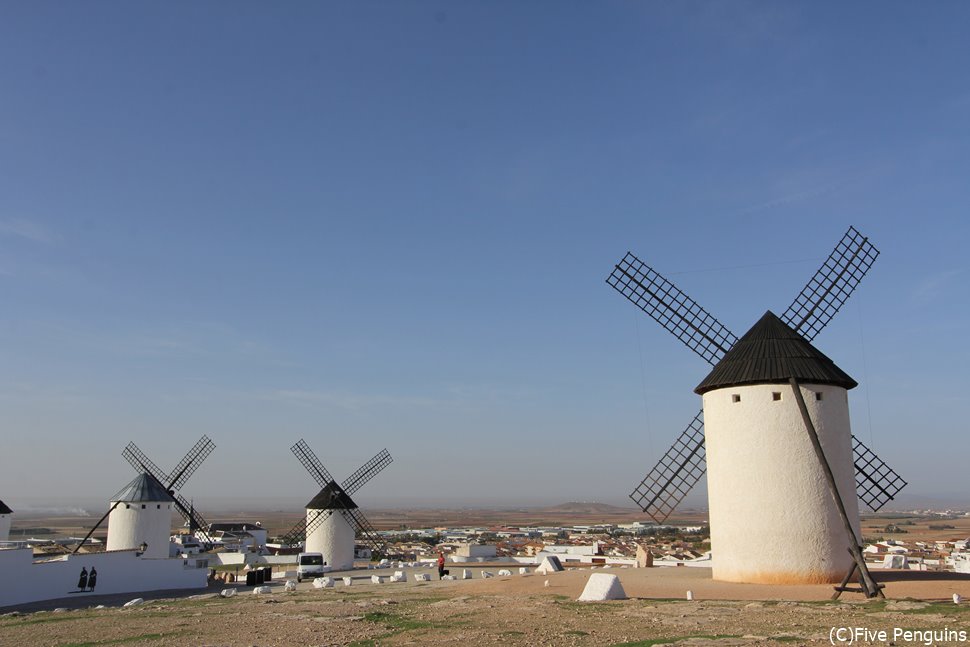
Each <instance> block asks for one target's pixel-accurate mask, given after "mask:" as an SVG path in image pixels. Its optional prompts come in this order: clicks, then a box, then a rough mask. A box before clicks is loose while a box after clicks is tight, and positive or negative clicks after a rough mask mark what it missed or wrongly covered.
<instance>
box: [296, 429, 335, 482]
mask: <svg viewBox="0 0 970 647" xmlns="http://www.w3.org/2000/svg"><path fill="white" fill-rule="evenodd" d="M290 451H291V452H293V455H294V456H296V459H297V460H298V461H300V464H301V465H303V469H305V470H306V471H307V472H309V474H310V476H312V477H313V480H314V481H316V482H317V485H319V486H320V487H326V486H327V485H329V484H330V483H333V482H334V478H333V476H331V475H330V471H329V470H327V468H326V467H324V466H323V463H322V462H320V459H319V458H317V455H316V454H314V453H313V450H312V449H310V446H309V445H308V444H307V442H306V441H305V440H303V439H302V438H301V439H300V440H299V441H297V443H296V444H294V445H293V446H292V447H290Z"/></svg>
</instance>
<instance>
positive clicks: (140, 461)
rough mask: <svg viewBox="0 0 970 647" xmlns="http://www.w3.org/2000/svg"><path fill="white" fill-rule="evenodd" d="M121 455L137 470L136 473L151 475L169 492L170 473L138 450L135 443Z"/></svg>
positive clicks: (127, 447)
mask: <svg viewBox="0 0 970 647" xmlns="http://www.w3.org/2000/svg"><path fill="white" fill-rule="evenodd" d="M121 455H122V456H123V457H124V459H125V460H126V461H128V463H129V464H130V465H131V466H132V467H134V468H135V471H136V472H147V473H149V474H151V475H152V476H153V477H154V478H155V480H156V481H158V482H159V483H161V484H162V487H164V488H165V489H166V490H168V487H166V485H165V484H166V483H168V473H167V472H165V471H164V470H163V469H162V468H161V467H159V466H158V465H156V464H155V463H154V462H153V461H152V459H150V458H148V456H147V455H146V454H145V452H143V451H142V450H140V449H138V446H137V445H136V444H135V443H128V445H127V446H126V447H125V448H124V450H122V452H121Z"/></svg>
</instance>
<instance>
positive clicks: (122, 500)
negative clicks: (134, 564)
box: [74, 436, 216, 558]
mask: <svg viewBox="0 0 970 647" xmlns="http://www.w3.org/2000/svg"><path fill="white" fill-rule="evenodd" d="M215 447H216V446H215V443H213V442H212V441H211V440H210V439H209V437H208V436H202V438H200V439H199V441H198V442H197V443H195V445H193V446H192V449H190V450H189V451H188V452H187V453H186V454H185V456H183V457H182V460H180V461H179V462H178V464H177V465H176V466H175V468H174V469H173V470H172V471H171V473H167V472H164V471H162V469H161V468H160V467H158V465H156V464H155V463H154V462H153V461H152V460H151V459H150V458H148V456H147V455H146V454H145V453H144V452H142V451H141V450H140V449H138V446H137V445H135V443H128V445H127V446H126V447H125V449H124V450H123V451H122V452H121V455H122V456H124V458H125V460H127V461H128V462H129V463H130V464H131V466H132V467H134V468H135V471H136V472H138V475H137V476H136V477H135V478H134V479H133V480H132V481H131V482H130V483H128V485H126V486H125V487H123V488H122V489H121V490H120V491H119V492H118V493H117V494H115V495H114V496H113V497H111V507H110V508H108V511H107V512H106V513H105V514H104V516H103V517H101V519H99V520H98V522H97V523H96V524H94V527H92V528H91V530H89V531H88V534H87V535H86V536H85V537H84V539H82V540H81V542H80V543H79V544H78V545H77V547H75V549H74V552H75V553H77V552H79V551H80V550H81V547H82V546H84V544H85V543H86V542H87V540H88V539H90V537H91V535H93V534H94V531H95V530H97V529H98V527H99V526H100V525H101V524H102V523H104V520H105V519H108V543H107V545H106V547H105V548H106V549H107V550H131V549H134V550H140V551H142V553H143V554H144V556H145V557H158V558H163V557H168V556H169V539H170V536H171V532H172V511H173V510H174V511H176V512H178V513H179V514H180V515H181V516H182V518H183V519H185V524H186V525H187V526H188V528H189V532H191V533H195V534H196V535H198V536H199V537H200V538H201V539H202V540H203V541H205V542H211V540H210V539H209V535H208V528H209V525H208V523H206V521H205V520H204V519H203V518H202V515H201V514H199V511H198V510H196V509H195V506H193V505H192V504H191V503H190V502H189V501H187V500H186V499H185V497H183V496H182V495H181V494H179V493H178V492H177V490H180V489H181V488H182V486H183V485H185V482H186V481H188V479H189V477H190V476H192V474H194V473H195V471H196V470H197V469H198V468H199V466H200V465H201V464H202V461H204V460H205V459H206V457H207V456H208V455H209V454H211V453H212V450H213V449H215Z"/></svg>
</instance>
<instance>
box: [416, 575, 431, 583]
mask: <svg viewBox="0 0 970 647" xmlns="http://www.w3.org/2000/svg"><path fill="white" fill-rule="evenodd" d="M414 581H415V582H430V581H431V576H430V575H428V574H427V573H415V574H414Z"/></svg>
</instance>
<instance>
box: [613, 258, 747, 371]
mask: <svg viewBox="0 0 970 647" xmlns="http://www.w3.org/2000/svg"><path fill="white" fill-rule="evenodd" d="M606 282H607V283H608V284H609V285H610V287H612V288H613V289H614V290H616V291H617V292H619V293H620V294H622V295H623V296H625V297H626V298H627V299H629V300H630V301H632V302H633V303H634V304H635V305H636V306H637V307H638V308H640V309H641V310H643V311H644V312H646V313H647V314H648V315H650V317H651V318H653V319H654V320H655V321H656V322H657V323H659V324H660V325H661V326H663V327H664V328H666V329H667V330H668V331H670V332H671V333H673V335H674V337H676V338H677V339H679V340H680V341H682V342H683V343H684V344H685V345H686V346H687V348H689V349H691V350H692V351H694V352H695V353H697V354H698V355H700V356H701V357H702V358H704V360H705V361H707V362H709V363H710V364H716V363H717V362H718V360H720V359H721V357H723V356H724V353H726V352H728V350H730V349H731V347H732V346H734V344H735V342H737V340H738V338H737V337H735V336H734V334H733V333H732V332H731V331H730V330H728V329H727V328H725V327H724V326H723V325H722V324H721V322H720V321H718V320H717V319H715V318H714V316H713V315H711V314H710V313H709V312H708V311H707V310H705V309H704V308H702V307H701V306H700V304H698V303H697V302H696V301H694V300H693V299H691V298H690V297H689V296H687V295H686V294H684V293H683V292H682V291H681V290H680V289H679V288H678V287H677V286H676V285H674V284H673V283H671V282H670V281H668V280H667V279H666V278H664V277H663V276H661V275H660V274H659V273H657V272H656V271H655V270H654V269H653V268H652V267H650V266H648V265H646V264H644V263H643V262H642V261H641V260H640V259H639V258H637V257H636V256H634V255H633V254H632V253H630V252H627V253H626V256H624V257H623V259H622V260H621V261H620V262H619V263H617V265H616V267H615V268H614V269H613V272H612V273H611V274H610V275H609V277H607V279H606Z"/></svg>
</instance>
